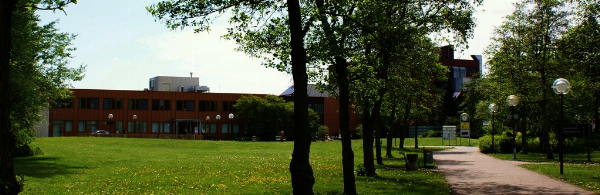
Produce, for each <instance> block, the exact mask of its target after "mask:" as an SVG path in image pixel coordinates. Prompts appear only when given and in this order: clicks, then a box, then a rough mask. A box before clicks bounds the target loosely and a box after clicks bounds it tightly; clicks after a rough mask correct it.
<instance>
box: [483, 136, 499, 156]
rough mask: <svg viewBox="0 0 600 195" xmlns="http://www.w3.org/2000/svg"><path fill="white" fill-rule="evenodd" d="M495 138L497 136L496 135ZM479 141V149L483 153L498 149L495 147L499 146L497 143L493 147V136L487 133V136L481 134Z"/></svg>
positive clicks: (493, 151)
mask: <svg viewBox="0 0 600 195" xmlns="http://www.w3.org/2000/svg"><path fill="white" fill-rule="evenodd" d="M494 138H495V137H494ZM478 141H479V145H478V147H479V151H480V152H482V153H495V151H497V150H496V149H495V148H496V146H498V145H497V144H494V149H492V136H489V135H486V136H481V137H479V139H478ZM495 142H496V140H494V143H495Z"/></svg>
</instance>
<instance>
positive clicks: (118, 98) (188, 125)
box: [38, 76, 339, 139]
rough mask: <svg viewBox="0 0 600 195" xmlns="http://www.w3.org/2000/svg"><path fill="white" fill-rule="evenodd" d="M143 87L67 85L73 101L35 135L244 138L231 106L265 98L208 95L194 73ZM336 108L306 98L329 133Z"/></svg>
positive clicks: (328, 101) (61, 103) (59, 105)
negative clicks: (243, 100) (104, 132)
mask: <svg viewBox="0 0 600 195" xmlns="http://www.w3.org/2000/svg"><path fill="white" fill-rule="evenodd" d="M148 85H149V86H148V88H147V89H144V90H143V91H138V90H105V89H71V91H73V95H74V97H73V99H72V100H70V101H68V102H67V101H65V100H57V102H56V103H55V104H54V107H53V108H52V109H51V110H50V112H49V117H47V119H48V120H47V122H46V123H45V124H42V125H40V127H41V128H39V129H38V136H40V137H44V136H49V137H58V136H78V135H85V134H89V133H92V132H95V131H96V130H107V131H109V132H110V133H111V134H115V133H127V134H128V136H132V137H133V136H135V135H140V136H141V135H148V137H152V136H150V135H152V134H155V135H157V134H161V135H180V134H184V133H185V130H187V131H188V133H192V132H193V130H194V129H195V128H199V130H200V131H199V133H200V134H201V135H202V136H203V137H204V138H206V139H232V138H234V137H247V136H252V135H244V130H243V129H244V122H243V121H241V120H239V119H235V117H234V119H233V120H232V119H229V117H228V115H229V114H230V113H231V114H234V116H235V115H236V112H237V111H236V110H235V109H234V108H233V105H234V104H235V103H236V101H237V100H238V99H240V98H241V97H242V96H247V95H254V96H259V97H264V96H266V95H264V94H236V93H210V90H209V88H208V87H207V86H200V85H199V79H198V77H166V76H157V77H153V78H151V79H150V80H149V84H148ZM288 91H289V90H288ZM292 94H293V90H292V92H291V93H290V94H288V93H284V94H282V96H281V97H283V98H284V99H286V100H293V95H292ZM314 94H316V93H314ZM337 106H338V105H337V100H336V99H333V98H329V97H327V96H325V95H323V94H321V97H311V100H310V101H309V107H310V108H312V109H313V110H315V111H317V113H319V116H321V121H320V124H322V125H327V126H328V127H329V129H330V132H329V133H330V135H333V134H335V133H337V131H338V129H339V125H337V123H338V121H337V115H336V113H337ZM109 114H112V116H113V118H112V119H109V118H108V116H109ZM134 115H135V119H134ZM217 115H219V116H220V120H217ZM273 136H275V135H273Z"/></svg>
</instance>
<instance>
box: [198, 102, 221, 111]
mask: <svg viewBox="0 0 600 195" xmlns="http://www.w3.org/2000/svg"><path fill="white" fill-rule="evenodd" d="M198 104H199V105H198V111H217V102H216V101H199V102H198Z"/></svg>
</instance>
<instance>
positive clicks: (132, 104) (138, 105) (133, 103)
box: [128, 99, 148, 110]
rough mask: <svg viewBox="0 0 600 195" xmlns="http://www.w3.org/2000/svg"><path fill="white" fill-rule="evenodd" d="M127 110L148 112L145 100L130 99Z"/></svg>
mask: <svg viewBox="0 0 600 195" xmlns="http://www.w3.org/2000/svg"><path fill="white" fill-rule="evenodd" d="M128 108H129V110H148V100H147V99H130V100H129V107H128Z"/></svg>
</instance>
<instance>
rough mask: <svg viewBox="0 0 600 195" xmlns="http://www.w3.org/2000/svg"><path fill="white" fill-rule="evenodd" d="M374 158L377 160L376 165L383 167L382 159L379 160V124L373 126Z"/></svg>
mask: <svg viewBox="0 0 600 195" xmlns="http://www.w3.org/2000/svg"><path fill="white" fill-rule="evenodd" d="M374 133H375V158H376V159H377V164H378V165H383V158H381V125H380V123H377V124H375V131H374Z"/></svg>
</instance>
